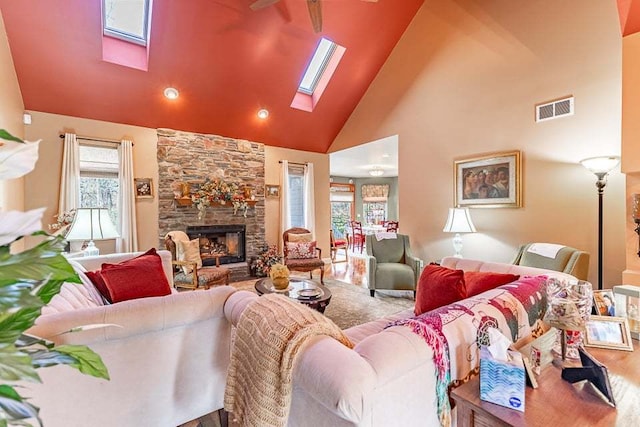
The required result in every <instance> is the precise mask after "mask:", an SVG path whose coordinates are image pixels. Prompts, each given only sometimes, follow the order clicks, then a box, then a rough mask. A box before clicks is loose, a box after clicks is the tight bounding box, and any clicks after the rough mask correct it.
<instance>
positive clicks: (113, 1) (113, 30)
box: [102, 0, 150, 46]
mask: <svg viewBox="0 0 640 427" xmlns="http://www.w3.org/2000/svg"><path fill="white" fill-rule="evenodd" d="M102 17H103V21H102V28H103V31H104V35H105V36H111V37H115V38H118V39H121V40H125V41H128V42H131V43H136V44H140V45H142V46H146V45H147V37H148V34H149V18H150V0H102Z"/></svg>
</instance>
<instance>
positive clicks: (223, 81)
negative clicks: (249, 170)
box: [0, 0, 424, 152]
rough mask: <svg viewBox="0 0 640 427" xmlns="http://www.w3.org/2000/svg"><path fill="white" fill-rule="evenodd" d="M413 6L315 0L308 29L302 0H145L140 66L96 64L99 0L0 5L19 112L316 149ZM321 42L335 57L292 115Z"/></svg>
mask: <svg viewBox="0 0 640 427" xmlns="http://www.w3.org/2000/svg"><path fill="white" fill-rule="evenodd" d="M423 1H424V0H402V1H397V0H379V1H378V2H377V3H372V2H367V1H361V0H322V11H323V31H322V32H321V33H315V32H314V31H313V28H312V26H311V21H310V18H309V13H308V10H307V4H306V1H304V0H281V1H280V2H278V3H276V4H274V5H271V6H268V7H266V8H264V9H261V10H258V11H252V10H251V9H250V8H249V5H250V4H251V3H252V2H253V0H180V1H178V0H154V1H153V15H152V16H153V18H152V24H151V34H150V45H149V49H148V71H141V70H137V69H133V68H128V67H124V66H121V65H116V64H113V63H110V62H105V61H103V59H102V29H101V1H100V0H47V1H42V0H20V1H15V0H0V8H1V10H2V15H3V18H4V21H5V27H6V30H7V35H8V38H9V44H10V48H11V51H12V56H13V59H14V64H15V68H16V73H17V76H18V82H19V85H20V89H21V91H22V96H23V100H24V104H25V108H26V109H27V110H33V111H42V112H48V113H56V114H63V115H70V116H76V117H83V118H90V119H97V120H104V121H110V122H117V123H125V124H131V125H138V126H144V127H151V128H158V127H165V128H173V129H178V130H186V131H193V132H199V133H214V134H218V135H223V136H229V137H234V138H243V139H248V140H252V141H258V142H263V143H266V144H269V145H274V146H281V147H288V148H294V149H302V150H308V151H317V152H326V151H327V149H328V147H329V145H330V144H331V143H332V141H333V140H334V138H335V137H336V135H337V134H338V132H339V131H340V129H341V128H342V126H343V125H344V123H345V122H346V120H347V119H348V118H349V115H350V114H351V112H352V111H353V109H354V108H355V106H356V105H357V103H358V102H359V101H360V99H361V97H362V96H363V95H364V93H365V91H366V90H367V88H368V87H369V85H370V83H371V82H372V80H373V79H374V78H375V76H376V74H377V73H378V71H379V70H380V68H381V66H382V65H383V64H384V62H385V60H386V59H387V57H388V55H389V54H390V52H391V51H392V49H393V47H394V46H395V45H396V43H397V41H398V39H399V38H400V37H401V35H402V34H403V32H404V31H405V29H406V28H407V26H408V25H409V23H410V22H411V19H412V18H413V16H414V15H415V13H416V12H417V10H418V9H419V7H420V5H421V4H422V3H423ZM323 36H324V37H327V38H329V39H330V40H332V41H334V42H336V43H338V44H339V45H342V46H344V47H345V48H346V52H345V54H344V56H343V58H342V61H341V62H340V64H339V65H338V68H337V70H336V71H335V73H334V75H333V78H332V79H331V81H330V82H329V85H328V86H327V88H326V90H325V91H324V93H323V95H322V97H321V99H320V101H319V102H318V104H317V106H316V107H315V109H314V111H313V112H306V111H301V110H296V109H294V108H291V107H290V105H291V102H292V100H293V97H294V95H295V93H296V90H297V87H298V84H299V82H300V79H301V77H302V74H303V72H304V70H305V68H306V65H307V63H308V62H309V60H310V58H311V55H312V53H313V51H314V49H315V47H316V45H317V44H318V41H319V39H320V37H323ZM168 86H173V87H175V88H177V89H178V90H179V91H180V97H179V98H178V99H176V100H174V101H169V100H167V99H166V98H164V96H163V94H162V93H163V90H164V88H165V87H168ZM261 108H266V109H268V110H269V111H270V115H269V118H268V119H267V120H264V121H262V120H259V119H258V118H257V117H256V113H257V111H258V110H259V109H261Z"/></svg>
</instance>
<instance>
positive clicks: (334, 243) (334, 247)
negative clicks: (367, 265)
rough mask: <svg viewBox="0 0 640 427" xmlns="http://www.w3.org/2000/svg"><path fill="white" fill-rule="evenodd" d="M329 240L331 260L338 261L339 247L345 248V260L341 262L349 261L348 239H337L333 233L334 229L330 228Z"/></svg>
mask: <svg viewBox="0 0 640 427" xmlns="http://www.w3.org/2000/svg"><path fill="white" fill-rule="evenodd" d="M329 242H330V243H331V261H332V262H336V255H337V254H338V250H339V249H344V257H345V260H344V261H339V262H347V261H349V249H348V243H347V239H336V238H335V237H334V235H333V230H329Z"/></svg>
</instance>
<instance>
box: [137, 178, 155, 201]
mask: <svg viewBox="0 0 640 427" xmlns="http://www.w3.org/2000/svg"><path fill="white" fill-rule="evenodd" d="M133 183H134V185H135V187H136V199H153V179H152V178H133Z"/></svg>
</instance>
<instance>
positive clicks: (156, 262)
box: [94, 248, 171, 303]
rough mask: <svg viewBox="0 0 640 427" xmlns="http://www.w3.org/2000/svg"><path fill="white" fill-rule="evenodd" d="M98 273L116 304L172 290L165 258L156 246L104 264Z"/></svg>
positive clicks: (167, 292) (162, 294)
mask: <svg viewBox="0 0 640 427" xmlns="http://www.w3.org/2000/svg"><path fill="white" fill-rule="evenodd" d="M99 276H100V277H101V278H102V280H103V282H104V284H105V287H106V289H107V295H108V299H109V301H111V302H113V303H116V302H121V301H126V300H130V299H136V298H145V297H157V296H164V295H169V294H170V293H171V286H170V285H169V281H168V280H167V276H166V275H165V273H164V270H163V268H162V259H161V258H160V255H158V254H157V253H156V250H155V249H154V248H151V249H149V250H148V251H147V252H145V253H144V254H142V255H139V256H137V257H135V258H131V259H128V260H126V261H123V262H121V263H119V264H108V263H104V264H102V270H100V271H99ZM94 283H95V282H94ZM105 296H106V295H105Z"/></svg>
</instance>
